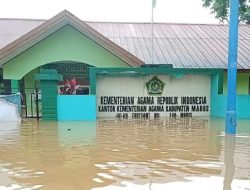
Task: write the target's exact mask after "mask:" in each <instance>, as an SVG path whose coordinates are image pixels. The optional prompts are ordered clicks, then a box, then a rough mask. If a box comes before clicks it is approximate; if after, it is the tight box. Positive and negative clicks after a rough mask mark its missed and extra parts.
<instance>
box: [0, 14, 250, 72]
mask: <svg viewBox="0 0 250 190" xmlns="http://www.w3.org/2000/svg"><path fill="white" fill-rule="evenodd" d="M43 22H45V21H42V20H22V19H21V20H20V19H18V20H17V19H7V20H6V19H0V48H1V47H3V46H5V45H6V44H8V43H10V42H13V40H16V39H17V38H18V37H20V36H22V35H23V34H25V33H26V32H27V31H28V30H29V29H30V30H32V29H34V28H35V27H36V26H38V25H41V24H42V23H43ZM84 23H86V24H87V25H88V26H91V27H92V28H93V29H95V30H96V31H98V32H99V33H100V34H102V35H103V36H105V37H106V38H108V39H109V40H111V41H112V42H114V43H115V44H117V45H119V46H120V47H122V49H124V50H126V51H128V52H130V53H131V54H133V55H134V56H136V57H138V58H139V59H140V60H142V61H143V62H145V63H146V64H151V24H150V23H112V22H84ZM15 26H16V29H14V28H13V27H15ZM5 28H7V29H8V30H5ZM227 46H228V25H219V24H218V25H214V24H173V23H155V24H154V55H153V59H154V64H172V65H173V67H175V68H224V69H225V68H227V56H228V55H227V51H228V47H227ZM0 52H1V50H0ZM238 69H250V26H249V25H239V50H238Z"/></svg>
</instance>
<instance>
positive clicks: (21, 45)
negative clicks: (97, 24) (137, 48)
mask: <svg viewBox="0 0 250 190" xmlns="http://www.w3.org/2000/svg"><path fill="white" fill-rule="evenodd" d="M26 21H28V20H26ZM16 22H17V21H16ZM32 22H34V20H33V21H32ZM39 22H40V23H39V24H38V23H37V25H38V26H37V27H34V26H33V28H32V29H31V30H30V31H29V32H26V33H25V31H27V26H26V27H23V29H24V30H23V31H22V32H23V33H25V34H24V35H22V36H21V37H19V38H16V39H14V38H12V39H9V40H12V42H10V43H8V44H7V45H5V46H4V47H2V48H1V49H0V65H3V64H4V63H6V62H8V61H9V60H11V59H13V58H14V57H16V56H18V55H19V54H21V53H22V52H24V51H25V50H27V49H29V48H31V47H32V46H34V45H35V44H36V43H38V42H40V41H41V40H43V39H45V38H46V37H48V36H49V35H51V34H53V33H54V32H55V31H57V30H59V29H61V28H62V27H64V26H65V25H71V26H72V27H74V28H76V29H77V30H78V31H80V32H82V33H83V34H84V35H85V36H87V37H88V38H90V39H91V40H93V41H95V42H96V43H97V44H98V45H100V46H102V47H103V48H105V49H106V50H108V51H109V52H111V53H112V54H114V55H115V56H117V57H119V58H120V59H122V60H123V61H124V62H126V63H127V64H128V65H130V66H132V67H138V66H140V65H142V64H144V63H143V61H142V60H140V59H139V58H138V57H136V56H134V55H133V54H131V53H129V52H128V51H126V50H125V49H123V48H121V47H120V46H119V45H117V44H115V43H114V42H112V41H111V40H109V39H108V38H106V37H104V36H103V35H101V34H100V33H98V32H97V31H96V30H94V29H93V28H92V27H90V26H89V25H88V24H86V23H85V22H83V21H81V20H80V19H78V18H77V17H75V16H74V15H72V14H71V13H70V12H68V11H66V10H65V11H62V12H61V13H59V14H57V15H56V16H54V17H53V18H51V19H49V20H47V21H44V22H43V23H41V22H42V21H39ZM23 23H25V22H23ZM31 27H32V25H31ZM16 30H18V28H16ZM12 32H13V34H12V35H10V36H12V37H13V36H17V34H15V32H14V30H13V31H12ZM3 38H4V37H3Z"/></svg>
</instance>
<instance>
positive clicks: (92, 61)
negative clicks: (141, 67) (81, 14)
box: [3, 25, 129, 80]
mask: <svg viewBox="0 0 250 190" xmlns="http://www.w3.org/2000/svg"><path fill="white" fill-rule="evenodd" d="M67 60H69V61H76V62H82V63H87V64H89V65H92V66H95V67H129V65H128V64H127V63H125V62H124V61H123V60H121V59H120V58H118V57H117V56H115V55H114V54H112V53H110V52H109V51H108V50H106V49H104V48H103V47H101V46H100V45H99V44H97V43H96V42H94V41H93V40H91V39H89V38H88V37H86V36H85V35H84V34H82V33H81V32H79V31H78V30H76V29H75V28H73V27H72V26H70V25H66V26H64V27H63V28H61V29H60V30H58V31H56V32H55V33H53V34H52V35H50V36H49V37H47V38H46V39H44V40H42V41H40V42H39V43H37V44H36V45H34V46H33V47H32V48H30V49H28V50H26V51H25V52H23V53H21V54H20V55H18V56H17V57H15V58H14V59H12V60H10V61H9V62H7V63H5V65H4V66H3V75H4V78H5V79H16V80H20V79H21V78H22V77H23V76H24V75H25V74H27V73H28V72H30V71H32V70H33V69H35V68H37V67H39V66H41V65H44V64H47V63H51V62H56V61H67Z"/></svg>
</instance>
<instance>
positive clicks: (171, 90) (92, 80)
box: [0, 11, 250, 120]
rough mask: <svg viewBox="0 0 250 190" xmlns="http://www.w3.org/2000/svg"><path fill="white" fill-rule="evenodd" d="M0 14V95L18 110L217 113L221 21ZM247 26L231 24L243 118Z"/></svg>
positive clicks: (77, 115) (49, 115) (222, 85)
mask: <svg viewBox="0 0 250 190" xmlns="http://www.w3.org/2000/svg"><path fill="white" fill-rule="evenodd" d="M151 40H152V39H151V28H150V24H149V23H111V22H84V21H82V20H80V19H78V18H77V17H75V16H74V15H72V14H71V13H70V12H68V11H63V12H61V13H59V14H58V15H56V16H55V17H53V18H51V19H49V20H30V19H0V67H1V69H0V71H1V72H0V85H1V86H0V94H11V93H17V92H20V94H21V102H22V116H24V117H37V116H42V117H43V119H47V120H50V119H51V120H93V119H95V118H96V117H118V118H159V117H165V116H167V117H173V118H175V117H193V116H215V117H224V116H225V110H226V94H227V50H228V26H227V25H210V24H167V23H155V24H154V38H153V54H152V53H151V52H152V41H151ZM249 52H250V27H249V26H248V25H240V26H239V52H238V76H237V94H238V96H237V112H238V117H239V118H250V111H249V106H250V101H249V93H250V53H249Z"/></svg>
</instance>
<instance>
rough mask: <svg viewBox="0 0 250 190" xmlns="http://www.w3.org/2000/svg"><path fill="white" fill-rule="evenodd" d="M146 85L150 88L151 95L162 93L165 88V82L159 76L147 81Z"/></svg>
mask: <svg viewBox="0 0 250 190" xmlns="http://www.w3.org/2000/svg"><path fill="white" fill-rule="evenodd" d="M146 87H147V90H148V94H150V95H161V94H162V91H163V88H164V82H162V81H161V80H160V79H158V78H157V77H153V78H152V79H151V80H149V81H148V82H147V83H146Z"/></svg>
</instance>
